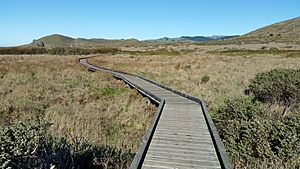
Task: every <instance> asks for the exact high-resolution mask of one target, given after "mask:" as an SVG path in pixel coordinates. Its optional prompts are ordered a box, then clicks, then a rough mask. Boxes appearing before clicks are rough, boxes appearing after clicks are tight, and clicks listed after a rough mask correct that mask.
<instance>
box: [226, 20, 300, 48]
mask: <svg viewBox="0 0 300 169" xmlns="http://www.w3.org/2000/svg"><path fill="white" fill-rule="evenodd" d="M231 40H232V41H239V42H243V43H269V42H276V43H281V42H284V43H300V17H296V18H293V19H289V20H286V21H282V22H278V23H274V24H271V25H268V26H265V27H262V28H259V29H256V30H254V31H251V32H249V33H246V34H245V35H242V36H240V37H237V38H233V39H231Z"/></svg>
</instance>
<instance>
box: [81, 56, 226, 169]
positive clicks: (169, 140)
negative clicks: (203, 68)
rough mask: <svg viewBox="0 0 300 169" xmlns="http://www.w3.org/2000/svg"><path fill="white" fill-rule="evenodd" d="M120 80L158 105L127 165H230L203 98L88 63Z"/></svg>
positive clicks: (210, 167)
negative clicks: (133, 155)
mask: <svg viewBox="0 0 300 169" xmlns="http://www.w3.org/2000/svg"><path fill="white" fill-rule="evenodd" d="M79 60H80V64H82V65H84V66H87V67H88V68H89V69H90V70H93V71H96V70H97V71H104V72H107V73H110V74H112V75H113V76H114V77H116V78H119V79H122V80H124V81H125V82H126V83H127V84H129V85H130V86H132V87H134V88H136V89H138V90H139V91H140V92H141V93H142V94H144V95H146V96H147V97H148V98H150V99H151V100H152V101H154V102H156V103H157V104H159V108H158V110H157V113H156V114H155V116H154V118H153V120H152V123H151V125H150V127H149V129H148V131H147V133H146V135H145V136H144V139H143V141H142V143H141V145H140V147H139V150H138V152H137V154H136V156H135V157H134V160H133V162H132V164H131V166H130V168H132V169H134V168H145V169H150V168H199V169H202V168H203V169H204V168H205V169H206V168H207V169H219V168H231V166H230V163H229V160H228V158H227V155H226V152H225V149H224V146H223V144H222V142H221V141H220V138H219V135H218V133H217V132H216V129H215V127H214V125H213V123H212V120H211V118H210V117H209V115H208V113H207V111H206V109H205V105H204V103H203V101H201V100H199V99H197V98H194V97H191V96H188V95H186V94H183V93H180V92H178V91H175V90H173V89H171V88H168V87H166V86H163V85H160V84H157V83H155V82H153V81H151V80H148V79H145V78H143V77H140V76H137V75H132V74H128V73H125V72H119V71H113V70H110V69H106V68H101V67H98V66H95V65H92V64H89V63H88V62H87V60H86V59H85V58H82V59H79Z"/></svg>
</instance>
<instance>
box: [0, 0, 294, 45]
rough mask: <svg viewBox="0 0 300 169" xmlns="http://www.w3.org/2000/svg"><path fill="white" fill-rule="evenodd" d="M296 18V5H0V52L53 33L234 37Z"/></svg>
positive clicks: (215, 1) (68, 1)
mask: <svg viewBox="0 0 300 169" xmlns="http://www.w3.org/2000/svg"><path fill="white" fill-rule="evenodd" d="M297 16H300V0H206V1H204V0H127V1H125V0H85V1H84V0H64V1H63V0H48V1H46V0H0V46H13V45H20V44H26V43H29V42H31V41H32V39H37V38H40V37H42V36H45V35H50V34H54V33H58V34H63V35H66V36H72V37H84V38H92V37H99V38H110V39H121V38H137V39H154V38H160V37H165V36H167V37H179V36H183V35H190V36H194V35H204V36H207V35H235V34H244V33H247V32H249V31H251V30H254V29H256V28H259V27H262V26H266V25H268V24H272V23H275V22H279V21H283V20H287V19H291V18H294V17H297Z"/></svg>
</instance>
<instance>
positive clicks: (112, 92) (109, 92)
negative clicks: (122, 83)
mask: <svg viewBox="0 0 300 169" xmlns="http://www.w3.org/2000/svg"><path fill="white" fill-rule="evenodd" d="M128 91H129V90H128V89H124V88H116V87H111V86H106V87H104V88H102V89H101V92H100V93H101V95H104V96H118V95H121V94H123V93H125V92H128Z"/></svg>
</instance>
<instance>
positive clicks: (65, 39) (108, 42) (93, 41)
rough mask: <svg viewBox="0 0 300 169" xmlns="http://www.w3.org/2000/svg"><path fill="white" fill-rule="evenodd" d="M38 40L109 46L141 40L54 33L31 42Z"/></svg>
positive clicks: (59, 44)
mask: <svg viewBox="0 0 300 169" xmlns="http://www.w3.org/2000/svg"><path fill="white" fill-rule="evenodd" d="M36 42H42V43H43V44H44V45H45V47H50V48H53V47H82V48H89V47H107V46H123V45H125V46H126V45H134V44H138V43H139V41H138V40H137V39H120V40H109V39H101V38H92V39H85V38H76V39H75V38H71V37H68V36H63V35H59V34H53V35H49V36H45V37H42V38H40V39H38V40H33V42H32V43H31V44H30V45H31V46H33V45H34V43H36Z"/></svg>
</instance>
